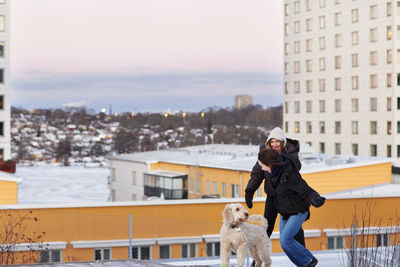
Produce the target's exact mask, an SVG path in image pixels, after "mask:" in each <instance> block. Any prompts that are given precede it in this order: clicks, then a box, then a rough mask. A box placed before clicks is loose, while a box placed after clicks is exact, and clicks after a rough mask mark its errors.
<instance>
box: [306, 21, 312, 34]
mask: <svg viewBox="0 0 400 267" xmlns="http://www.w3.org/2000/svg"><path fill="white" fill-rule="evenodd" d="M312 23H313V20H312V19H306V30H307V31H308V32H310V31H312Z"/></svg>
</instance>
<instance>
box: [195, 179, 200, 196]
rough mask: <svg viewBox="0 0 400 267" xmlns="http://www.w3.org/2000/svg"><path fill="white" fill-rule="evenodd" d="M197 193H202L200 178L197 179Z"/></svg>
mask: <svg viewBox="0 0 400 267" xmlns="http://www.w3.org/2000/svg"><path fill="white" fill-rule="evenodd" d="M196 194H197V195H200V179H196Z"/></svg>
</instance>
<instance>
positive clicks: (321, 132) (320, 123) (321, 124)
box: [319, 121, 325, 134]
mask: <svg viewBox="0 0 400 267" xmlns="http://www.w3.org/2000/svg"><path fill="white" fill-rule="evenodd" d="M319 133H320V134H324V133H325V122H324V121H320V122H319Z"/></svg>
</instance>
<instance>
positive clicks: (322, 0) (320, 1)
mask: <svg viewBox="0 0 400 267" xmlns="http://www.w3.org/2000/svg"><path fill="white" fill-rule="evenodd" d="M319 7H320V8H324V7H325V0H319Z"/></svg>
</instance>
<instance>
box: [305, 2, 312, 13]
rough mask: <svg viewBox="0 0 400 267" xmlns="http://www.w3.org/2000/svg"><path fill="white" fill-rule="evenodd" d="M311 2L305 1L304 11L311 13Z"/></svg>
mask: <svg viewBox="0 0 400 267" xmlns="http://www.w3.org/2000/svg"><path fill="white" fill-rule="evenodd" d="M311 1H312V0H306V10H307V11H311V7H312V3H311Z"/></svg>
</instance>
